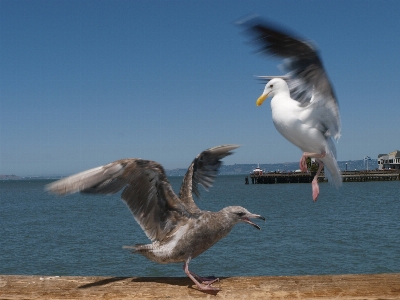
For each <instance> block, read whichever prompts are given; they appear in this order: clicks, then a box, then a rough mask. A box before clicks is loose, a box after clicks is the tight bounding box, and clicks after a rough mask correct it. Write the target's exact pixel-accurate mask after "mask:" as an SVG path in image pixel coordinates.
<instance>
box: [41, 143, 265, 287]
mask: <svg viewBox="0 0 400 300" xmlns="http://www.w3.org/2000/svg"><path fill="white" fill-rule="evenodd" d="M237 147H238V146H237V145H221V146H217V147H214V148H210V149H207V150H205V151H203V152H201V153H200V154H199V155H197V156H196V158H195V159H194V160H193V162H192V163H191V164H190V166H189V168H188V170H187V172H186V175H185V177H184V178H183V183H182V186H181V188H180V192H179V197H178V196H177V195H176V194H175V193H174V191H173V190H172V187H171V184H170V183H169V182H168V179H167V176H166V174H165V171H164V168H163V167H162V166H161V165H160V164H159V163H157V162H155V161H150V160H143V159H139V158H131V159H121V160H117V161H115V162H112V163H110V164H108V165H104V166H101V167H97V168H94V169H90V170H87V171H84V172H81V173H78V174H75V175H72V176H69V177H67V178H64V179H61V180H58V181H56V182H53V183H51V184H49V185H47V186H46V190H48V191H50V192H52V193H55V194H58V195H67V194H71V193H75V192H81V193H93V194H114V193H116V192H118V191H119V190H121V189H122V188H124V190H123V192H122V195H121V197H122V199H123V200H124V201H125V203H126V204H127V205H128V208H129V209H130V211H131V212H132V214H133V216H134V218H135V220H136V221H137V222H138V223H139V225H140V227H141V228H142V229H143V231H144V232H145V233H146V235H147V237H148V238H149V239H150V240H151V241H152V243H151V244H147V245H135V246H128V247H127V248H132V249H133V252H134V253H140V254H142V255H144V256H145V257H147V258H148V259H150V260H152V261H155V262H158V263H162V264H166V263H176V262H183V263H184V265H183V269H184V271H185V273H186V275H187V276H188V277H189V278H190V279H191V280H192V281H193V282H194V283H195V284H196V285H197V287H198V288H199V289H200V290H204V291H207V290H208V291H218V290H219V289H218V288H216V287H214V286H212V283H214V282H216V281H218V280H219V279H218V278H214V277H201V276H198V275H196V274H195V273H193V272H191V271H189V262H190V260H191V259H193V258H195V257H197V256H198V255H200V254H201V253H203V252H204V251H206V250H207V249H208V248H210V247H211V246H213V245H214V244H215V243H216V242H218V241H219V240H220V239H222V238H223V237H225V236H226V235H227V234H228V233H229V232H230V231H231V230H232V228H233V226H235V225H236V224H238V223H240V222H244V223H248V224H250V225H252V226H254V227H255V228H257V229H260V227H259V226H258V225H257V224H255V223H253V222H252V221H250V219H251V218H258V219H262V220H264V221H265V218H264V217H262V216H260V215H256V214H252V213H250V212H249V211H248V210H246V209H245V208H243V207H240V206H228V207H225V208H223V209H222V210H220V211H219V212H210V211H203V210H200V209H199V208H198V207H197V206H196V204H195V202H194V200H193V196H192V194H193V193H194V194H195V195H196V196H197V197H199V196H200V193H199V189H198V185H199V184H200V185H202V186H203V187H204V188H205V189H208V188H209V187H211V186H212V183H213V182H214V178H215V177H216V175H217V172H218V169H219V167H220V165H221V164H222V161H221V159H222V158H224V157H225V156H227V155H230V154H232V152H231V151H232V150H233V149H236V148H237Z"/></svg>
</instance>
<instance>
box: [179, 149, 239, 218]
mask: <svg viewBox="0 0 400 300" xmlns="http://www.w3.org/2000/svg"><path fill="white" fill-rule="evenodd" d="M238 147H239V146H238V145H221V146H216V147H213V148H210V149H207V150H204V151H203V152H201V153H200V154H199V155H197V156H196V158H195V159H194V160H193V161H192V163H191V164H190V166H189V168H188V170H187V172H186V175H185V177H184V179H183V183H182V186H181V189H180V192H179V197H180V199H181V201H182V202H183V203H185V205H186V206H188V207H191V208H192V210H193V211H195V210H198V208H197V206H196V205H195V203H194V200H193V196H192V194H195V195H196V196H197V197H200V191H199V188H198V186H199V185H202V186H203V187H204V188H205V189H206V190H207V189H208V188H210V187H211V186H212V184H213V183H214V180H215V177H216V176H217V174H218V169H219V168H220V166H221V164H222V161H221V160H222V159H223V158H224V157H226V156H228V155H231V154H233V153H232V150H234V149H236V148H238Z"/></svg>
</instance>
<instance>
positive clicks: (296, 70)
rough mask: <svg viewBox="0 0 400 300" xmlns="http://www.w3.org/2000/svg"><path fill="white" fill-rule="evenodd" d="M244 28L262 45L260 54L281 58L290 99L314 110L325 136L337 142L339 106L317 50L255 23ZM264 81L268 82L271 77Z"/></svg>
mask: <svg viewBox="0 0 400 300" xmlns="http://www.w3.org/2000/svg"><path fill="white" fill-rule="evenodd" d="M244 25H245V26H247V27H248V29H249V31H250V32H251V33H253V34H255V35H256V39H255V42H257V43H258V44H261V47H262V48H261V52H264V53H267V54H269V55H275V56H279V57H282V58H284V68H285V69H286V70H287V71H288V72H289V73H288V74H287V75H285V76H284V79H285V80H286V81H287V83H288V86H289V89H290V94H291V98H292V99H294V100H297V101H299V102H300V103H302V104H304V105H305V106H307V105H309V106H310V108H311V109H313V110H315V113H313V115H314V116H315V117H316V118H317V119H318V121H319V122H320V123H321V124H320V125H321V127H322V128H325V131H323V132H324V133H325V135H330V136H332V137H334V138H336V139H338V138H339V137H340V130H341V128H340V127H341V125H340V116H339V106H338V102H337V100H336V96H335V93H334V91H333V88H332V85H331V83H330V81H329V79H328V76H327V74H326V72H325V70H324V67H323V65H322V61H321V59H320V58H319V56H318V53H317V51H316V49H314V47H313V46H312V45H310V44H309V43H307V42H305V41H302V40H300V39H298V38H296V37H294V36H293V35H291V34H288V33H286V32H285V31H284V30H282V29H278V28H277V27H276V26H273V25H270V24H266V23H264V22H261V21H260V20H258V19H256V20H254V19H253V20H249V21H248V22H246V23H245V24H244ZM263 77H264V78H267V79H268V78H271V77H272V76H263ZM277 77H279V76H277Z"/></svg>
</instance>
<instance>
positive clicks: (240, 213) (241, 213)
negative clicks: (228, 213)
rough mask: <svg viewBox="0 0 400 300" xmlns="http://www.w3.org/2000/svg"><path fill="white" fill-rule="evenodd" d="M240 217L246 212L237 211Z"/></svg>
mask: <svg viewBox="0 0 400 300" xmlns="http://www.w3.org/2000/svg"><path fill="white" fill-rule="evenodd" d="M236 214H237V215H238V216H239V217H243V216H244V215H245V213H244V212H238V213H236Z"/></svg>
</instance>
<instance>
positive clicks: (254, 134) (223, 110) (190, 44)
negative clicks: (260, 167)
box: [0, 0, 400, 176]
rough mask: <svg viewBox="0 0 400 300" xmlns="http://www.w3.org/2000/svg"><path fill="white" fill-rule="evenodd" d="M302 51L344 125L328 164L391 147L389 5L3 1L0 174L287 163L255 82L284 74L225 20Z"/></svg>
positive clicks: (286, 148) (394, 81) (396, 6)
mask: <svg viewBox="0 0 400 300" xmlns="http://www.w3.org/2000/svg"><path fill="white" fill-rule="evenodd" d="M252 14H258V15H259V16H261V17H263V18H265V19H267V20H269V21H271V22H276V23H278V24H280V25H281V26H284V27H287V28H289V29H291V30H292V31H294V32H296V33H298V35H299V36H301V37H304V38H305V39H308V40H311V41H313V42H314V43H315V44H316V45H317V46H318V48H319V50H320V54H321V56H322V59H323V62H324V65H325V67H326V69H327V72H328V74H329V77H330V79H331V81H332V82H333V85H334V89H335V92H336V94H337V97H338V100H339V104H340V109H341V118H342V137H341V139H340V140H339V143H338V144H337V150H338V160H354V159H362V158H363V157H364V156H366V155H368V156H370V157H372V158H376V156H377V155H378V154H379V153H387V152H390V151H393V150H396V149H400V137H399V120H400V117H399V112H400V99H399V94H400V71H399V70H400V55H399V53H400V34H399V33H400V18H399V17H398V16H399V15H400V1H396V0H393V1H351V0H350V1H265V0H263V1H249V0H243V1H235V0H234V1H215V0H214V1H183V0H182V1H98V0H96V1H90V0H86V1H62V0H60V1H18V0H12V1H5V0H0V67H1V70H0V80H1V82H0V84H1V85H0V97H1V98H0V174H17V175H21V176H26V175H51V174H71V173H75V172H78V171H82V170H85V169H87V168H91V167H95V166H98V165H103V164H106V163H108V162H111V161H114V160H117V159H120V158H128V157H141V158H145V159H151V160H156V161H158V162H160V163H162V164H163V165H164V167H165V168H167V169H171V168H186V167H187V166H188V165H189V163H190V162H191V160H192V159H193V158H194V157H195V155H197V154H198V153H199V152H200V151H202V150H204V149H206V148H209V147H212V146H215V145H219V144H224V143H234V144H240V145H242V147H241V148H239V149H238V150H236V153H235V155H233V156H230V157H228V158H227V159H225V163H226V164H234V163H275V162H293V161H298V160H299V158H300V156H301V152H300V150H299V149H298V148H297V147H295V146H294V145H292V144H290V143H289V142H287V141H286V140H285V139H284V138H283V137H281V136H280V134H279V133H278V132H277V131H276V129H275V127H274V126H273V124H272V120H271V112H270V106H269V101H266V103H265V104H264V105H263V106H261V107H256V105H255V100H256V99H257V98H258V96H259V95H260V94H261V92H262V90H263V88H264V87H263V85H262V84H260V83H258V82H257V81H256V80H255V79H254V77H253V76H254V75H270V74H278V75H279V74H281V72H280V71H279V69H278V67H277V66H278V64H279V63H280V61H279V60H275V59H273V58H270V57H266V56H265V57H264V56H261V55H258V54H256V53H255V47H253V45H251V44H250V43H249V41H250V38H249V37H248V36H246V35H244V34H243V32H242V31H243V30H242V29H241V28H240V27H238V26H236V25H235V21H237V20H239V19H241V18H243V17H245V16H247V15H252Z"/></svg>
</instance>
